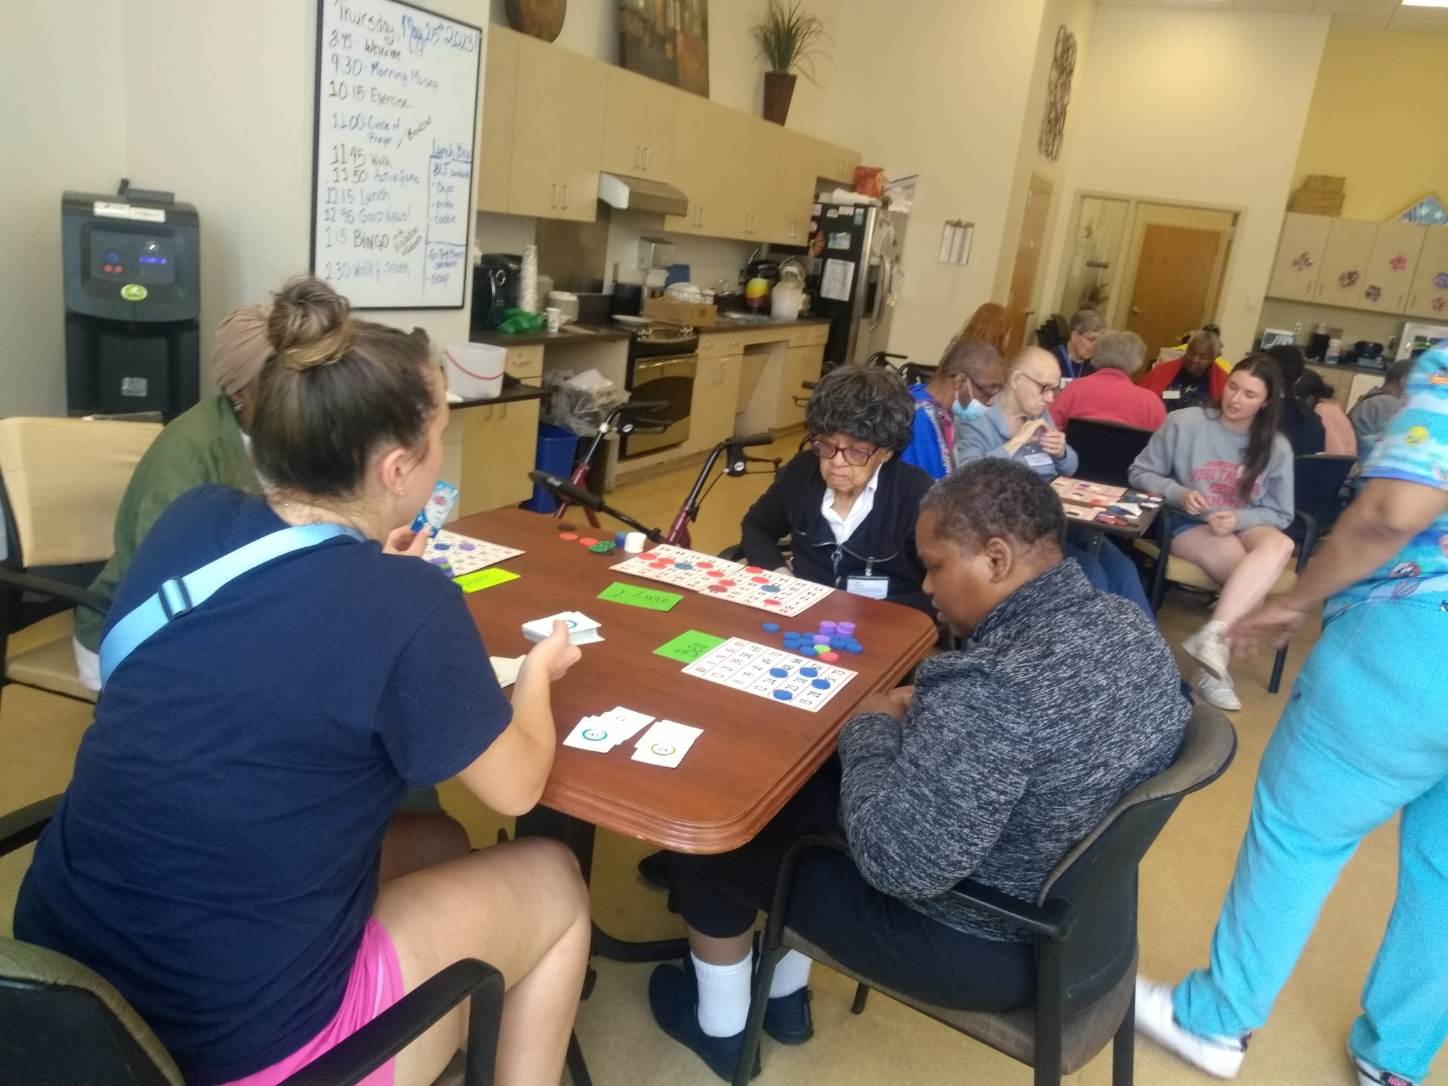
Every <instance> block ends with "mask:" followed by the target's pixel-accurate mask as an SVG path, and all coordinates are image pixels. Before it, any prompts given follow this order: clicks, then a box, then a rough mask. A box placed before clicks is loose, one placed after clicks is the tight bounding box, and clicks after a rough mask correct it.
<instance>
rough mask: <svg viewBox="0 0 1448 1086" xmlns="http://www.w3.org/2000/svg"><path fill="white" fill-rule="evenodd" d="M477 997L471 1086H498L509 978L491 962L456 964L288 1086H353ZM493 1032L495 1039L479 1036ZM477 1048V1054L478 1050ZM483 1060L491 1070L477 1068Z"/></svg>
mask: <svg viewBox="0 0 1448 1086" xmlns="http://www.w3.org/2000/svg"><path fill="white" fill-rule="evenodd" d="M469 996H472V997H473V999H474V1000H475V1001H481V1002H482V1003H483V1004H485V1006H484V1008H483V1011H482V1013H483V1014H484V1015H486V1017H479V1011H478V1009H477V1008H476V1005H475V1009H474V1013H473V1015H472V1017H471V1028H470V1031H469V1036H468V1063H469V1066H468V1078H467V1084H468V1086H485V1084H488V1083H491V1082H492V1081H493V1064H494V1062H495V1056H496V1049H497V1032H498V1021H499V1019H500V1018H501V1017H502V1013H503V974H501V973H499V972H498V971H497V970H496V969H494V968H493V967H492V966H491V965H488V964H487V963H486V962H481V961H478V960H477V959H476V958H465V959H463V960H462V961H460V962H454V963H453V964H452V965H450V966H448V967H447V968H446V969H444V970H443V971H442V972H440V973H438V974H437V975H436V976H434V977H431V978H429V979H428V980H426V981H424V982H423V983H422V984H420V985H418V986H417V987H416V988H414V989H413V990H412V991H410V992H408V993H407V994H406V995H405V996H403V997H402V998H401V999H399V1000H398V1001H397V1002H396V1003H394V1004H393V1005H392V1006H391V1007H388V1008H387V1010H385V1011H383V1012H382V1013H381V1014H379V1015H378V1016H377V1017H376V1018H374V1019H373V1020H372V1021H370V1022H368V1023H367V1024H366V1025H365V1026H363V1027H362V1028H361V1029H359V1030H358V1031H357V1032H356V1033H354V1034H352V1035H351V1036H350V1037H348V1038H347V1039H346V1040H344V1041H343V1042H342V1043H341V1044H339V1045H338V1046H337V1047H336V1048H333V1049H331V1050H330V1051H328V1052H326V1053H324V1054H323V1055H322V1056H320V1057H318V1058H317V1059H316V1060H314V1061H312V1062H311V1063H309V1064H307V1066H306V1067H303V1068H302V1069H301V1070H300V1071H298V1072H297V1073H296V1074H294V1075H292V1076H291V1077H290V1078H287V1079H285V1080H284V1083H285V1086H353V1084H354V1083H357V1082H361V1081H362V1080H363V1079H364V1078H366V1077H367V1076H368V1075H369V1074H371V1073H372V1072H373V1071H375V1070H377V1068H379V1067H381V1066H382V1065H383V1064H384V1063H386V1062H387V1061H388V1060H390V1059H392V1057H393V1056H395V1055H397V1053H399V1052H401V1051H402V1050H403V1049H404V1048H406V1047H407V1046H408V1045H409V1044H411V1043H412V1042H413V1041H414V1040H416V1039H417V1038H418V1037H420V1036H421V1035H422V1034H423V1033H425V1032H426V1031H427V1030H428V1028H429V1027H431V1026H432V1025H433V1024H434V1023H435V1022H437V1021H438V1020H439V1019H440V1018H442V1017H443V1015H445V1014H447V1013H448V1012H449V1011H450V1010H452V1009H453V1008H454V1007H456V1006H457V1005H458V1004H459V1003H461V1002H462V1001H463V1000H464V999H467V998H468V997H469ZM478 1033H490V1034H491V1036H476V1034H478ZM475 1046H477V1051H475ZM478 1055H481V1056H482V1057H483V1062H484V1063H485V1066H483V1067H481V1068H479V1067H476V1066H474V1064H475V1056H478Z"/></svg>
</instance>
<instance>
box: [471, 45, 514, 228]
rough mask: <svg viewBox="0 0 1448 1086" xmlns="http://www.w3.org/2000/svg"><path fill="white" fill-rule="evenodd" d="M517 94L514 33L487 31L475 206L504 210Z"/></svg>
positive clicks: (509, 178) (510, 176) (511, 162)
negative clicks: (476, 202) (476, 204)
mask: <svg viewBox="0 0 1448 1086" xmlns="http://www.w3.org/2000/svg"><path fill="white" fill-rule="evenodd" d="M517 96H518V35H517V34H510V33H508V32H507V31H503V32H502V33H498V32H496V28H495V30H494V32H492V33H489V34H488V52H487V63H486V64H484V65H483V132H482V138H481V139H480V140H479V141H478V210H479V211H507V210H508V190H509V186H510V185H511V184H512V178H513V110H514V106H515V104H516V102H517Z"/></svg>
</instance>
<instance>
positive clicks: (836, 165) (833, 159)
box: [813, 140, 860, 187]
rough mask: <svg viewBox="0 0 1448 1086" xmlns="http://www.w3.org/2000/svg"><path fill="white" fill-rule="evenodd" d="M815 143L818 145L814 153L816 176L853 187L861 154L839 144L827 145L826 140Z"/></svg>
mask: <svg viewBox="0 0 1448 1086" xmlns="http://www.w3.org/2000/svg"><path fill="white" fill-rule="evenodd" d="M813 142H814V143H815V144H816V147H815V151H814V161H815V176H816V177H824V178H827V179H829V180H830V181H838V182H840V184H842V185H845V186H846V187H851V186H853V185H854V182H855V167H856V166H858V165H859V164H860V152H858V151H851V150H850V149H849V148H848V147H840V146H839V145H838V144H834V143H827V142H826V141H825V140H814V141H813Z"/></svg>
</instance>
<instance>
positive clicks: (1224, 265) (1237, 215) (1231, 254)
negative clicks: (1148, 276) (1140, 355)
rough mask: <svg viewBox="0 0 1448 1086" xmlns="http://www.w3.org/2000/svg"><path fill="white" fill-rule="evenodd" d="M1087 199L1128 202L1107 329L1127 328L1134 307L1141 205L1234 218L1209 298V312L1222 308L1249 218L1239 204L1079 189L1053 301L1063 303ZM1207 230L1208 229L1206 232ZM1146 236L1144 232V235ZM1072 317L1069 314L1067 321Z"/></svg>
mask: <svg viewBox="0 0 1448 1086" xmlns="http://www.w3.org/2000/svg"><path fill="white" fill-rule="evenodd" d="M1087 199H1098V200H1122V201H1125V202H1126V205H1127V206H1126V229H1125V230H1123V231H1122V235H1121V244H1120V246H1119V248H1118V249H1117V251H1116V254H1115V260H1114V263H1115V264H1116V266H1117V267H1119V268H1121V270H1122V274H1121V278H1120V279H1118V280H1117V281H1116V282H1115V283H1114V284H1113V285H1112V289H1111V299H1110V301H1109V302H1108V303H1107V306H1106V313H1105V314H1104V316H1103V317H1102V319H1103V320H1104V321H1105V322H1106V327H1108V328H1125V327H1126V322H1125V320H1124V319H1123V317H1124V314H1125V307H1126V306H1128V305H1130V304H1131V295H1132V293H1133V292H1134V291H1135V290H1136V273H1137V263H1138V260H1139V258H1140V256H1141V253H1140V250H1139V248H1138V249H1136V250H1135V251H1133V239H1134V238H1135V236H1136V233H1137V226H1138V224H1139V216H1140V214H1141V208H1142V205H1150V206H1152V207H1173V208H1181V209H1183V210H1187V211H1215V212H1222V213H1225V214H1229V215H1231V216H1233V222H1232V225H1231V227H1229V228H1228V229H1227V231H1226V234H1225V238H1226V244H1225V249H1226V251H1225V252H1224V253H1220V254H1219V255H1218V265H1219V266H1218V268H1217V270H1216V272H1215V273H1214V277H1213V286H1212V293H1211V294H1210V295H1209V296H1208V302H1209V305H1208V311H1209V312H1211V311H1213V310H1215V309H1216V308H1217V307H1218V306H1219V305H1220V304H1221V300H1222V297H1223V296H1224V295H1225V294H1226V293H1227V284H1228V282H1230V280H1231V278H1232V276H1233V274H1235V272H1236V270H1237V261H1238V258H1239V250H1240V249H1241V246H1240V245H1237V244H1235V243H1236V241H1237V238H1238V237H1239V236H1240V234H1241V230H1242V223H1243V221H1244V218H1245V216H1246V214H1247V209H1246V208H1245V207H1242V206H1240V205H1237V204H1216V203H1208V202H1205V201H1200V200H1178V199H1172V198H1168V197H1162V196H1150V195H1143V194H1141V193H1130V192H1113V191H1111V190H1109V189H1077V190H1075V192H1073V193H1072V194H1071V215H1070V218H1069V220H1068V222H1067V226H1066V237H1065V243H1064V246H1063V248H1062V253H1061V259H1060V260H1059V261H1058V264H1057V268H1056V282H1055V283H1054V284H1053V293H1052V295H1051V297H1052V298H1054V299H1055V303H1056V304H1059V303H1060V301H1061V293H1062V292H1063V291H1064V290H1065V289H1066V280H1067V277H1068V276H1069V275H1070V271H1071V267H1070V265H1071V258H1070V251H1071V247H1072V246H1073V245H1074V244H1075V238H1076V234H1077V233H1078V232H1079V231H1080V229H1081V204H1082V202H1083V201H1084V200H1087ZM1204 229H1205V228H1204ZM1143 233H1144V231H1143ZM1070 316H1071V315H1070V314H1069V313H1068V314H1066V317H1067V319H1069V318H1070Z"/></svg>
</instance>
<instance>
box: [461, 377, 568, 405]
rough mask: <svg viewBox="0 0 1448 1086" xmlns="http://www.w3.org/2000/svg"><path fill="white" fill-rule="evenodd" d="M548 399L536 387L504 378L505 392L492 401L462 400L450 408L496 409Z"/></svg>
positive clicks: (541, 390)
mask: <svg viewBox="0 0 1448 1086" xmlns="http://www.w3.org/2000/svg"><path fill="white" fill-rule="evenodd" d="M547 397H548V393H547V392H545V391H544V390H543V389H541V388H538V387H537V386H536V385H525V384H523V383H522V382H521V381H519V380H518V379H517V378H514V377H504V378H503V391H502V392H500V393H498V395H496V396H494V397H493V398H492V399H491V400H461V401H458V402H456V403H449V404H448V406H449V407H451V408H452V409H453V410H454V411H457V410H461V409H463V408H468V407H494V406H496V405H497V404H501V403H522V402H526V401H528V400H542V399H546V398H547Z"/></svg>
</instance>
